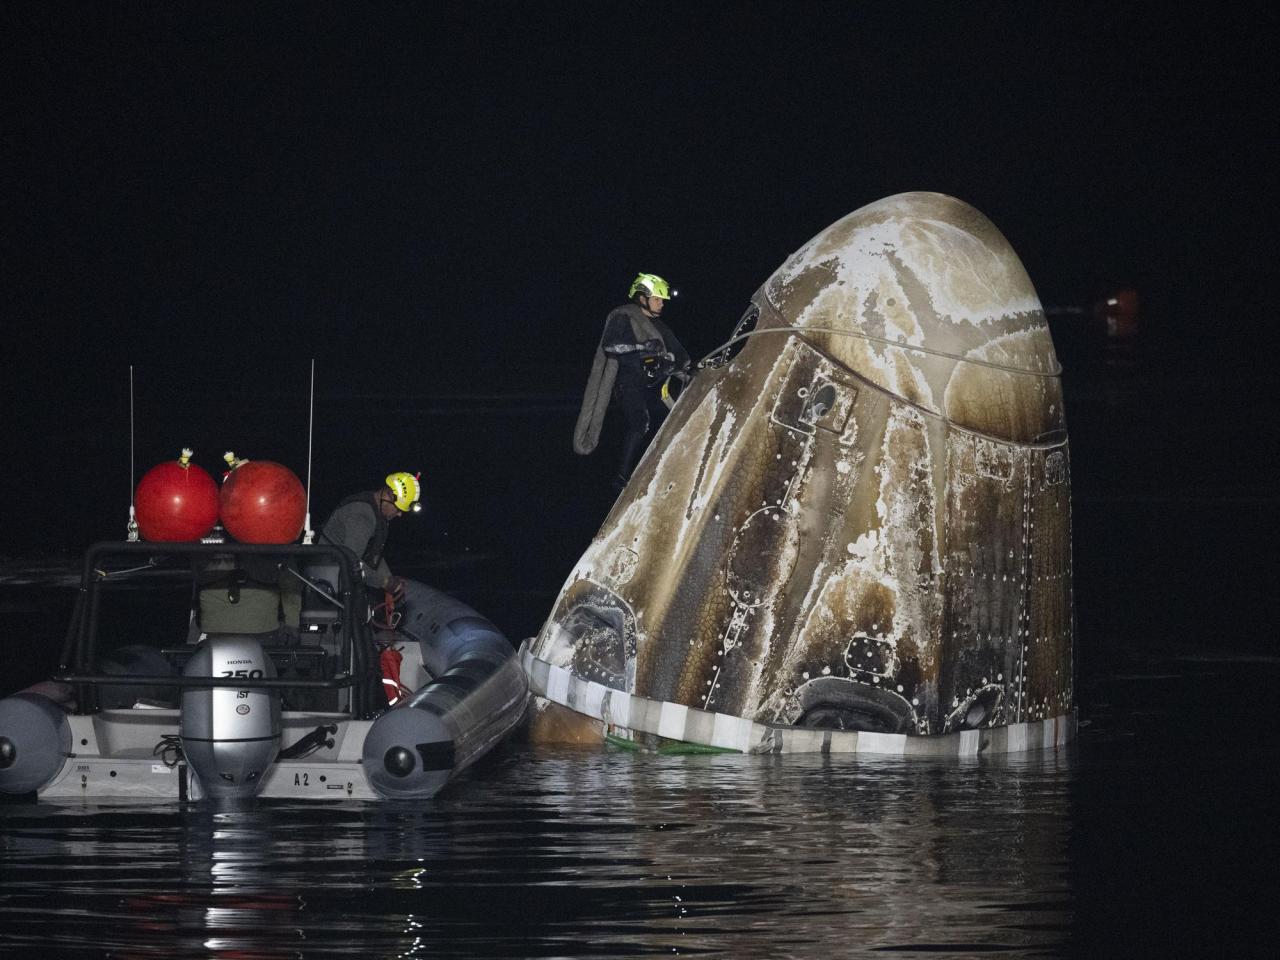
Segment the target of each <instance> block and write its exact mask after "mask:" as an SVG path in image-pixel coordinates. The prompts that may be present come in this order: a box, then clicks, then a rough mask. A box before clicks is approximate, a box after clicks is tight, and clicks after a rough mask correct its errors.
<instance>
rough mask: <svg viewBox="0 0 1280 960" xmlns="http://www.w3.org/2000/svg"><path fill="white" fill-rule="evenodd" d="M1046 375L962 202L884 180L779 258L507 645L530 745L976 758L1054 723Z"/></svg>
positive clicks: (1059, 511) (1056, 729)
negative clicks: (880, 190)
mask: <svg viewBox="0 0 1280 960" xmlns="http://www.w3.org/2000/svg"><path fill="white" fill-rule="evenodd" d="M1074 643H1075V636H1074V620H1073V611H1072V586H1071V513H1070V461H1069V457H1068V448H1067V431H1066V421H1065V418H1064V412H1063V403H1062V389H1061V383H1060V366H1059V364H1058V361H1057V357H1056V355H1055V352H1054V348H1053V342H1052V340H1051V338H1050V334H1049V328H1048V326H1047V324H1046V321H1045V316H1044V311H1043V309H1042V307H1041V304H1040V301H1039V299H1038V297H1037V295H1036V292H1035V289H1034V288H1033V286H1032V284H1031V281H1030V279H1029V278H1028V276H1027V273H1026V271H1025V269H1024V268H1023V266H1022V263H1021V262H1020V261H1019V259H1018V257H1017V255H1016V254H1015V253H1014V251H1013V249H1012V248H1011V247H1010V245H1009V243H1008V242H1007V241H1006V240H1005V238H1004V236H1003V235H1002V234H1001V233H1000V232H999V230H997V229H996V227H995V226H994V225H993V224H992V223H991V222H990V221H989V220H988V219H987V218H986V217H984V216H983V215H982V214H981V213H979V212H978V211H977V210H975V209H973V208H972V207H970V206H968V205H967V204H965V203H963V202H961V201H959V200H956V199H954V198H951V197H947V196H942V195H939V194H934V193H906V194H900V195H897V196H893V197H889V198H886V199H884V200H880V201H878V202H876V203H872V204H870V205H868V206H865V207H863V208H861V209H859V210H856V211H854V212H853V213H851V214H849V215H848V216H846V217H844V218H843V219H841V220H839V221H837V222H836V223H834V224H832V225H831V226H830V227H828V228H827V229H825V230H823V231H822V232H821V233H819V234H818V235H817V236H815V237H814V238H813V239H812V240H810V241H809V242H808V243H806V244H805V245H804V246H803V247H801V248H800V249H799V250H798V251H797V252H795V253H794V254H793V255H792V256H790V257H789V258H788V259H787V260H786V261H785V262H784V263H783V264H782V266H781V267H779V268H778V269H777V270H776V271H775V272H774V274H773V275H772V276H771V277H769V278H768V280H766V281H765V283H764V284H763V286H761V287H760V289H759V290H758V291H757V292H756V294H755V296H754V297H753V298H752V302H751V306H750V309H749V310H748V311H747V314H746V315H745V316H744V317H743V318H742V320H741V321H740V323H739V325H738V327H737V329H735V330H734V332H733V338H732V339H731V340H730V341H729V343H728V344H727V345H726V346H725V347H724V348H723V349H721V350H720V351H718V352H717V353H716V354H713V355H712V356H711V357H710V358H709V360H708V361H707V362H705V363H704V365H703V368H702V369H701V370H700V371H699V372H698V373H697V375H696V376H695V377H694V379H693V381H692V382H691V383H690V384H689V386H688V387H687V388H686V390H685V391H684V393H683V394H682V395H681V397H680V400H679V402H678V403H677V404H676V406H675V409H674V410H673V411H672V413H671V416H670V417H669V418H668V419H667V421H666V423H665V424H664V425H663V427H662V429H661V430H660V431H659V433H658V435H657V436H656V437H655V439H654V441H653V443H652V444H651V445H650V448H649V449H648V451H647V452H646V454H645V456H644V458H643V459H642V461H641V462H640V464H639V465H638V467H637V469H636V472H635V474H634V475H633V477H632V478H631V481H630V484H629V485H628V486H627V488H626V489H625V490H624V491H623V493H622V495H621V496H620V497H619V499H618V500H617V501H616V503H615V504H614V506H613V509H612V511H611V512H610V513H609V515H608V517H607V518H606V520H605V521H604V524H603V526H602V527H601V528H600V530H599V532H598V533H597V534H596V536H595V538H594V540H593V541H592V543H591V544H590V546H589V547H588V549H587V550H586V552H585V553H584V554H583V555H582V557H581V559H580V560H579V561H578V563H577V565H576V566H575V568H574V569H573V571H572V573H571V574H570V575H569V577H568V580H567V581H566V583H565V585H564V587H563V589H562V590H561V592H560V594H559V597H558V598H557V600H556V602H555V604H554V607H553V609H552V611H551V614H550V616H549V617H548V619H547V620H546V622H545V624H544V626H543V627H542V629H541V631H540V632H539V633H538V635H537V636H535V637H533V638H531V639H530V640H529V641H527V643H526V644H525V646H524V648H523V650H522V654H521V655H522V658H523V662H524V665H525V669H526V671H527V672H528V674H529V677H530V687H531V689H532V690H533V691H534V692H535V693H536V694H537V695H538V700H537V701H536V703H537V709H536V711H535V715H534V719H533V725H532V732H533V735H534V737H535V738H541V739H579V740H580V739H584V738H586V739H592V738H600V737H603V736H606V735H610V734H612V735H614V736H619V737H622V738H624V739H630V740H636V741H640V742H642V743H649V744H650V745H659V746H660V745H663V744H667V743H670V742H672V741H675V742H685V743H693V744H702V745H705V746H707V747H711V748H720V749H726V750H740V751H743V752H788V751H831V752H846V751H847V752H859V753H864V752H865V753H881V754H884V753H888V754H902V755H915V754H924V755H936V754H958V755H965V754H970V755H973V754H978V753H983V752H990V753H1001V752H1016V751H1021V750H1026V749H1035V748H1053V747H1057V746H1059V745H1061V744H1063V743H1065V742H1066V741H1067V740H1068V739H1070V738H1071V737H1072V735H1073V733H1074V729H1075V708H1074V676H1075V664H1074Z"/></svg>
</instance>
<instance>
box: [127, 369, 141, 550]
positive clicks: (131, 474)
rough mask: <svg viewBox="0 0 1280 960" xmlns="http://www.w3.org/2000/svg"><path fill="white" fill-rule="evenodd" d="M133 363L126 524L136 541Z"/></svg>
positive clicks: (130, 378) (132, 539)
mask: <svg viewBox="0 0 1280 960" xmlns="http://www.w3.org/2000/svg"><path fill="white" fill-rule="evenodd" d="M133 478H134V467H133V364H132V363H131V364H129V523H128V524H127V525H126V526H125V532H126V533H127V537H126V539H127V540H129V541H130V542H134V541H136V540H137V539H138V518H137V516H136V511H135V509H134V502H133V497H134V489H135V488H136V486H137V485H136V484H135V483H134V482H133Z"/></svg>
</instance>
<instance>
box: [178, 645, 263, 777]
mask: <svg viewBox="0 0 1280 960" xmlns="http://www.w3.org/2000/svg"><path fill="white" fill-rule="evenodd" d="M182 673H183V676H186V677H243V678H245V679H249V680H258V679H266V678H274V677H275V675H276V669H275V665H274V664H273V663H272V662H271V658H270V657H268V656H267V655H266V653H265V652H264V651H263V649H262V644H261V643H260V642H259V641H258V640H257V638H255V637H251V636H243V635H236V634H213V635H210V636H208V637H206V638H205V639H204V640H202V641H201V642H200V645H199V646H198V647H196V652H195V654H194V655H193V656H192V657H191V659H190V660H188V661H187V665H186V668H185V669H184V670H183V671H182ZM182 751H183V753H184V754H185V755H186V758H187V762H188V763H190V764H191V768H192V769H193V770H194V771H195V772H196V776H197V777H198V778H199V780H200V787H201V789H202V790H203V791H204V793H205V795H206V796H208V797H212V798H214V799H219V800H220V799H233V798H243V797H252V796H253V795H254V794H256V793H257V792H258V790H259V789H261V787H262V780H263V777H264V776H265V775H266V772H267V769H268V768H269V767H270V766H271V764H272V763H273V762H274V761H275V759H276V754H277V753H279V751H280V696H279V694H278V693H277V692H276V691H274V690H269V689H264V688H261V687H251V688H249V689H243V690H238V689H236V688H235V687H190V688H187V689H185V690H183V692H182Z"/></svg>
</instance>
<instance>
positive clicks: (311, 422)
mask: <svg viewBox="0 0 1280 960" xmlns="http://www.w3.org/2000/svg"><path fill="white" fill-rule="evenodd" d="M315 426H316V358H315V357H312V358H311V409H310V412H309V414H308V416H307V519H306V520H305V521H303V534H302V542H303V543H312V542H313V541H314V540H315V538H316V532H315V531H314V530H312V529H311V438H312V436H313V435H314V434H315Z"/></svg>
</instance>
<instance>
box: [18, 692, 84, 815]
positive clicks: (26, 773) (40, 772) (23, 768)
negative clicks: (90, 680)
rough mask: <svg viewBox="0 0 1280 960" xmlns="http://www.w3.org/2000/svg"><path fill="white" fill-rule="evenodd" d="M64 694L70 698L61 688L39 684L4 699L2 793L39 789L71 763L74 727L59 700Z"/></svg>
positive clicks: (28, 791)
mask: <svg viewBox="0 0 1280 960" xmlns="http://www.w3.org/2000/svg"><path fill="white" fill-rule="evenodd" d="M64 691H65V693H66V696H69V689H67V688H63V687H61V685H58V684H52V683H38V684H36V685H35V686H34V687H29V688H28V689H26V690H23V691H22V692H21V693H15V694H14V695H13V696H11V697H6V698H5V699H3V700H0V793H19V794H21V793H31V792H32V791H34V790H39V789H40V788H41V787H43V786H45V785H46V784H48V783H49V782H50V781H51V780H53V778H54V777H56V776H57V775H58V772H59V771H60V770H61V769H62V767H63V765H64V764H65V763H66V762H67V757H68V756H70V755H71V725H70V724H69V723H68V722H67V714H66V711H65V710H64V709H63V708H62V707H61V706H60V705H59V703H58V701H57V699H55V697H56V696H57V695H60V694H62V693H63V692H64ZM50 694H54V695H55V696H50ZM64 699H65V697H64Z"/></svg>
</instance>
